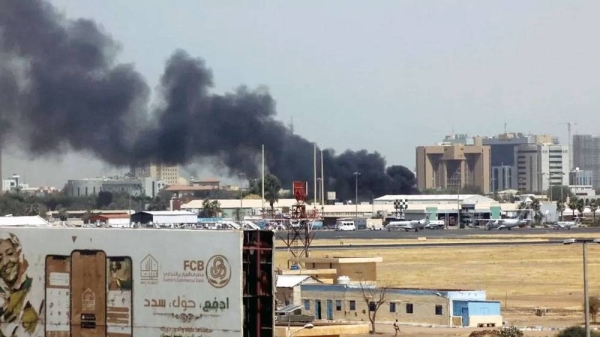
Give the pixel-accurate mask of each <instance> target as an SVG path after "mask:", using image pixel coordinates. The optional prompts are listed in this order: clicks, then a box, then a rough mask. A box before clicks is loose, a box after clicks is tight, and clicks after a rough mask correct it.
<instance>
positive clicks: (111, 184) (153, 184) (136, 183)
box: [65, 177, 165, 198]
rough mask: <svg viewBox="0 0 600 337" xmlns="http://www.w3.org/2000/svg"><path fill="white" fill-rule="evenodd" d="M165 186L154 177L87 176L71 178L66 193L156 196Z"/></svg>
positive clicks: (66, 186)
mask: <svg viewBox="0 0 600 337" xmlns="http://www.w3.org/2000/svg"><path fill="white" fill-rule="evenodd" d="M164 187H165V183H164V182H163V181H161V180H156V179H155V178H152V177H146V178H121V177H113V178H85V179H71V180H69V181H67V184H66V185H65V193H66V194H67V195H68V196H70V197H86V196H92V195H98V193H100V192H102V191H104V192H111V193H126V194H129V195H131V196H147V197H151V198H155V197H156V196H157V195H158V192H160V191H161V190H162V189H163V188H164Z"/></svg>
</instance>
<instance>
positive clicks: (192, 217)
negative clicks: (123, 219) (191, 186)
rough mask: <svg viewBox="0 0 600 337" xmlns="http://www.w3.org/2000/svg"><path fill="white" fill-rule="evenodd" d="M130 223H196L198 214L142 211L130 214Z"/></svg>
mask: <svg viewBox="0 0 600 337" xmlns="http://www.w3.org/2000/svg"><path fill="white" fill-rule="evenodd" d="M131 222H132V223H140V224H150V223H152V224H159V225H176V224H197V223H198V215H197V214H196V213H192V212H188V211H144V212H137V213H134V214H132V215H131Z"/></svg>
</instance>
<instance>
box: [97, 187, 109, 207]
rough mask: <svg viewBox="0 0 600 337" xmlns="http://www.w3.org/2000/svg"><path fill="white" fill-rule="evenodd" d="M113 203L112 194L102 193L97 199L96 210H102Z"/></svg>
mask: <svg viewBox="0 0 600 337" xmlns="http://www.w3.org/2000/svg"><path fill="white" fill-rule="evenodd" d="M112 202H113V195H112V193H110V192H106V191H101V192H100V193H98V198H96V208H97V209H102V208H104V207H108V206H109V205H110V204H112Z"/></svg>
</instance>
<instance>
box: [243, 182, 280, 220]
mask: <svg viewBox="0 0 600 337" xmlns="http://www.w3.org/2000/svg"><path fill="white" fill-rule="evenodd" d="M249 184H250V188H249V189H248V194H256V195H262V179H252V180H250V181H249ZM280 191H281V182H280V181H279V178H277V177H276V176H275V175H273V174H270V173H269V174H267V175H265V200H267V201H269V205H270V206H271V212H273V211H274V209H275V208H274V205H275V203H276V202H277V201H279V192H280Z"/></svg>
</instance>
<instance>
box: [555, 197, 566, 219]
mask: <svg viewBox="0 0 600 337" xmlns="http://www.w3.org/2000/svg"><path fill="white" fill-rule="evenodd" d="M565 209H566V207H565V203H564V202H562V201H556V211H557V212H559V213H560V219H561V220H562V214H563V212H564V211H565Z"/></svg>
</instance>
